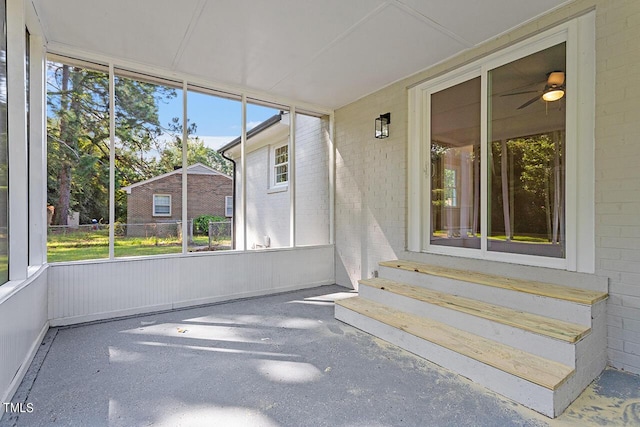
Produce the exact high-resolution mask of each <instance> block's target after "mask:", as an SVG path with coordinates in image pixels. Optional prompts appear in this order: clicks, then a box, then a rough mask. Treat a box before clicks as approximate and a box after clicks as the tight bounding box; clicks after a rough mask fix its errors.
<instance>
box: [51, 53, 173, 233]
mask: <svg viewBox="0 0 640 427" xmlns="http://www.w3.org/2000/svg"><path fill="white" fill-rule="evenodd" d="M47 95H48V96H47V102H48V109H49V111H48V112H49V114H48V119H47V132H48V158H47V161H48V195H47V196H48V203H49V204H51V205H54V206H55V218H54V224H58V225H67V219H68V215H69V212H70V211H77V212H79V213H80V220H81V222H89V221H90V220H91V219H93V218H96V219H100V218H108V210H109V209H108V207H109V194H108V188H109V154H110V153H109V77H108V75H107V74H106V73H104V72H101V71H95V70H90V69H85V68H81V67H75V66H70V65H67V64H60V63H49V68H48V93H47ZM175 96H176V93H175V90H174V89H172V88H169V87H165V86H159V85H155V84H152V83H146V82H142V81H137V80H133V79H129V78H124V77H118V78H117V79H116V85H115V97H116V105H115V106H116V108H115V121H116V149H115V151H116V160H115V169H116V177H115V178H116V187H117V188H119V187H120V186H123V185H127V184H128V183H132V182H137V181H139V180H142V179H147V178H150V177H152V176H154V175H156V174H157V173H158V171H159V170H160V166H159V164H158V161H157V159H156V158H155V157H153V156H149V155H148V153H150V152H153V151H155V152H160V151H161V150H162V149H163V147H161V146H159V145H158V144H159V142H158V137H159V136H160V135H161V134H162V133H163V132H164V131H165V130H164V129H163V128H162V127H161V126H160V123H159V118H158V109H159V103H161V102H163V101H165V100H167V99H171V98H173V97H175ZM117 203H118V204H119V205H118V206H116V211H117V212H118V211H122V210H123V209H122V208H123V206H122V203H124V202H123V200H122V198H118V199H117Z"/></svg>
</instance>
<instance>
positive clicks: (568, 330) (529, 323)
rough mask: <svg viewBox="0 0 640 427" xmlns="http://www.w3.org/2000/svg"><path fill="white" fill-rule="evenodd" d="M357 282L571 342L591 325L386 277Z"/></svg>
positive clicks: (578, 338) (585, 332)
mask: <svg viewBox="0 0 640 427" xmlns="http://www.w3.org/2000/svg"><path fill="white" fill-rule="evenodd" d="M360 283H361V284H363V285H366V286H371V287H374V288H376V289H380V290H383V291H388V292H392V293H394V294H398V295H402V296H405V297H408V298H413V299H416V300H418V301H423V302H426V303H429V304H434V305H437V306H440V307H444V308H448V309H451V310H456V311H459V312H462V313H467V314H471V315H473V316H477V317H481V318H483V319H487V320H490V321H494V322H498V323H502V324H504V325H508V326H512V327H515V328H519V329H522V330H525V331H529V332H533V333H536V334H539V335H544V336H547V337H551V338H555V339H558V340H562V341H566V342H568V343H574V342H576V341H578V340H580V339H581V338H582V337H584V336H585V335H586V334H588V333H589V332H590V331H591V328H589V327H587V326H583V325H578V324H576V323H569V322H564V321H562V320H556V319H551V318H548V317H544V316H539V315H537V314H531V313H525V312H522V311H518V310H513V309H510V308H506V307H502V306H498V305H494V304H489V303H486V302H481V301H477V300H474V299H469V298H464V297H460V296H456V295H449V294H446V293H442V292H436V291H432V290H429V289H426V288H422V287H420V286H412V285H408V284H405V283H399V282H395V281H392V280H388V279H382V278H377V279H363V280H360Z"/></svg>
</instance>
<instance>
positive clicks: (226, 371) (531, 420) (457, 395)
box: [0, 286, 640, 427]
mask: <svg viewBox="0 0 640 427" xmlns="http://www.w3.org/2000/svg"><path fill="white" fill-rule="evenodd" d="M350 295H352V294H350V293H349V291H347V290H346V289H345V288H342V287H339V286H325V287H320V288H314V289H310V290H304V291H297V292H292V293H287V294H280V295H275V296H269V297H262V298H255V299H249V300H243V301H237V302H231V303H226V304H219V305H211V306H206V307H199V308H194V309H188V310H180V311H173V312H166V313H159V314H152V315H147V316H141V317H133V318H127V319H122V320H117V321H111V322H105V323H96V324H89V325H83V326H79V327H74V328H67V329H55V328H54V329H51V330H50V331H49V333H48V334H47V337H46V338H45V341H44V343H43V345H42V346H41V349H40V351H39V352H38V355H37V356H36V359H35V360H34V363H33V364H32V366H31V368H30V370H29V372H28V373H27V375H26V377H25V379H24V381H23V383H22V385H21V386H20V389H19V390H18V392H17V393H16V396H15V397H14V402H24V403H29V404H31V407H32V408H33V411H32V412H31V413H22V414H15V413H14V414H10V413H9V414H5V416H4V417H3V418H2V420H1V421H0V425H1V426H48V425H55V426H58V425H71V426H148V425H154V426H225V427H226V426H236V425H237V426H243V427H246V426H296V427H299V426H368V427H371V426H400V425H406V426H546V425H551V426H564V425H575V426H588V425H634V426H638V425H640V377H638V376H635V375H629V374H625V373H623V372H619V371H616V370H606V371H605V372H604V373H603V375H602V376H601V377H600V378H599V379H598V380H597V381H596V382H594V384H592V386H591V387H589V388H588V389H587V390H586V391H585V393H583V395H582V396H581V397H580V398H579V399H578V400H576V402H574V404H573V405H572V406H571V407H570V408H569V409H568V410H567V411H566V412H565V413H564V414H563V415H562V416H561V417H559V418H557V419H555V420H550V419H548V418H546V417H544V416H542V415H540V414H538V413H536V412H534V411H531V410H529V409H527V408H524V407H522V406H521V405H518V404H516V403H514V402H512V401H510V400H508V399H506V398H504V397H502V396H499V395H497V394H495V393H492V392H490V391H487V390H485V389H484V388H482V387H480V386H478V385H476V384H474V383H471V382H470V381H468V380H466V379H465V378H462V377H459V376H457V375H455V374H453V373H451V372H448V371H446V370H444V369H442V368H440V367H438V366H436V365H434V364H432V363H430V362H427V361H425V360H424V359H421V358H418V357H416V356H414V355H412V354H410V353H407V352H405V351H403V350H401V349H399V348H397V347H395V346H393V345H391V344H388V343H385V342H383V341H381V340H378V339H376V338H374V337H372V336H370V335H368V334H365V333H363V332H361V331H359V330H357V329H354V328H352V327H350V326H348V325H346V324H343V323H341V322H339V321H336V320H335V319H334V318H333V300H334V299H337V298H344V297H348V296H350Z"/></svg>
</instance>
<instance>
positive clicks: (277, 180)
mask: <svg viewBox="0 0 640 427" xmlns="http://www.w3.org/2000/svg"><path fill="white" fill-rule="evenodd" d="M272 158H273V167H272V171H273V182H272V186H273V187H277V186H280V185H285V184H287V183H288V182H289V146H288V145H287V144H285V145H281V146H279V147H275V148H274V150H273V156H272Z"/></svg>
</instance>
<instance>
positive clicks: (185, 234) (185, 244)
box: [182, 81, 189, 254]
mask: <svg viewBox="0 0 640 427" xmlns="http://www.w3.org/2000/svg"><path fill="white" fill-rule="evenodd" d="M187 124H188V123H187V82H186V81H183V82H182V253H183V254H185V253H187V251H188V248H189V224H188V222H189V218H188V211H187V199H188V196H189V194H188V187H187V179H188V177H187V167H188V166H189V165H188V162H189V160H188V147H187V145H188V144H189V129H188V126H187Z"/></svg>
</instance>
